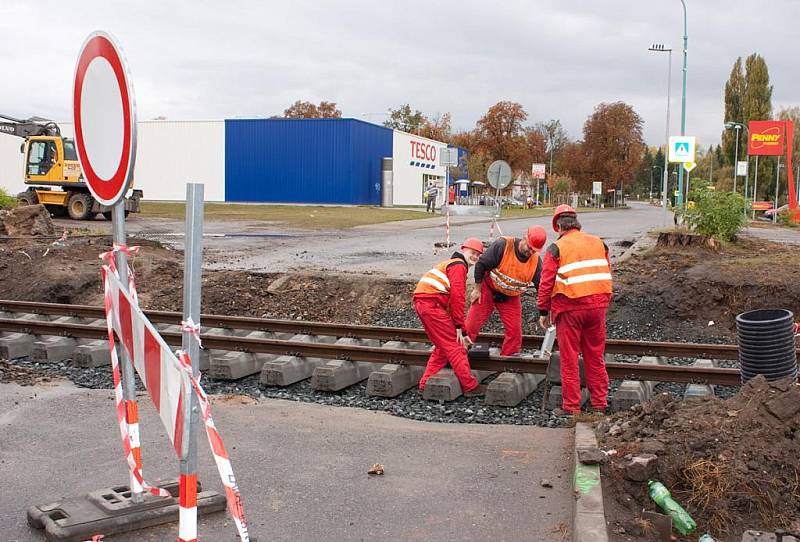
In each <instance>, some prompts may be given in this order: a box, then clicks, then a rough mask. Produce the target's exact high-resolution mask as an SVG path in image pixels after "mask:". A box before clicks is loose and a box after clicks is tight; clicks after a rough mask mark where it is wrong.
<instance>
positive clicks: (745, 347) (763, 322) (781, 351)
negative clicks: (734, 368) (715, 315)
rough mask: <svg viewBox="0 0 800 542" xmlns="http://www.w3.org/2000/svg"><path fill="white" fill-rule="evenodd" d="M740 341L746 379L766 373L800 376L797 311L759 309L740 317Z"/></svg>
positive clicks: (775, 377) (773, 377) (769, 377)
mask: <svg viewBox="0 0 800 542" xmlns="http://www.w3.org/2000/svg"><path fill="white" fill-rule="evenodd" d="M736 342H737V343H738V344H739V363H740V364H741V370H742V382H743V383H744V382H747V381H748V380H750V379H751V378H754V377H756V376H758V375H763V376H764V377H765V378H766V379H767V380H780V379H782V378H787V377H792V378H794V379H797V354H796V350H795V339H794V314H792V312H791V311H788V310H785V309H759V310H754V311H748V312H743V313H742V314H740V315H738V316H737V317H736Z"/></svg>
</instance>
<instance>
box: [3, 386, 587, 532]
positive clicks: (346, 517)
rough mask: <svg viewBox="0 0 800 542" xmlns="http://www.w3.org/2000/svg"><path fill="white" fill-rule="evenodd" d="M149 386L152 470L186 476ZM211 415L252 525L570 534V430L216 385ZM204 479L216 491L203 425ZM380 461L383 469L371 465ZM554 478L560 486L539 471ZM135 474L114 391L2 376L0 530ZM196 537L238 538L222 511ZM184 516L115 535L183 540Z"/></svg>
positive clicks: (144, 411)
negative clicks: (399, 414)
mask: <svg viewBox="0 0 800 542" xmlns="http://www.w3.org/2000/svg"><path fill="white" fill-rule="evenodd" d="M144 404H145V399H144V398H142V400H140V415H141V419H142V423H141V434H142V449H143V456H144V469H143V470H144V474H145V478H147V479H148V480H150V481H158V480H159V479H170V478H177V475H178V462H177V460H176V458H175V456H174V454H173V452H172V451H171V450H170V449H169V447H168V446H167V439H166V436H165V435H164V433H163V431H162V430H161V426H160V425H159V423H160V421H159V419H158V418H157V417H156V415H155V412H154V410H153V408H152V406H151V405H149V404H147V405H146V406H141V405H144ZM214 418H215V421H216V424H217V428H218V429H219V430H220V432H221V434H222V437H223V439H224V441H225V444H226V447H227V448H228V451H229V454H230V456H231V459H232V462H233V468H234V472H235V474H236V477H237V481H238V482H239V485H240V488H241V491H242V498H243V501H244V507H245V512H246V515H247V518H248V521H249V523H250V530H251V533H252V534H253V535H256V536H257V537H258V539H259V540H261V541H262V542H263V541H264V540H273V541H293V542H298V541H315V542H316V541H327V540H331V541H337V542H345V541H363V540H369V541H384V540H385V541H405V540H409V541H429V540H464V541H471V540H476V541H483V540H494V541H497V542H501V541H506V542H513V541H523V540H524V541H529V540H541V541H547V540H553V541H558V540H564V538H563V536H564V529H565V528H566V526H567V525H570V524H571V510H572V502H573V497H572V491H571V479H570V477H571V474H570V472H569V467H568V465H569V461H570V460H571V449H572V439H573V437H572V430H569V429H542V428H537V427H530V426H525V427H522V426H520V427H515V426H491V425H468V424H452V425H451V424H436V423H423V422H415V421H410V420H405V419H402V418H396V417H393V416H389V415H388V414H384V413H379V412H370V411H365V410H361V409H349V408H341V407H326V406H321V405H311V404H303V403H294V402H288V401H280V400H271V399H265V400H262V401H254V400H252V399H249V398H241V397H238V396H237V397H228V398H216V399H215V403H214ZM201 438H202V441H201V445H200V454H199V473H200V480H201V482H203V484H204V487H205V489H213V490H217V491H220V490H221V487H222V486H221V484H220V482H219V478H218V475H217V473H216V470H215V469H214V466H213V463H212V458H211V454H210V452H209V450H208V446H207V445H206V443H205V442H206V441H205V437H204V436H201ZM373 463H381V464H383V465H384V467H385V472H386V474H385V475H384V476H369V475H368V474H367V470H368V469H369V468H370V467H371V466H372V465H373ZM542 478H547V479H550V480H551V481H552V483H553V486H554V487H552V488H544V487H542V486H541V485H540V482H541V479H542ZM126 482H127V475H126V470H125V464H124V461H123V458H122V451H121V445H120V442H119V433H118V429H117V428H116V420H115V417H114V401H113V396H112V392H111V391H103V390H86V389H80V388H75V387H73V386H72V385H71V384H58V385H49V386H46V387H45V386H37V387H20V386H17V385H15V384H0V484H1V485H2V488H3V489H2V491H0V533H2V534H0V539H2V540H3V541H4V542H9V541H17V542H34V541H36V542H40V541H43V540H44V536H43V535H42V534H41V533H40V532H39V531H36V530H34V529H32V528H30V527H28V525H27V523H26V520H25V509H26V508H27V507H28V506H29V505H32V504H47V503H51V502H56V501H59V500H61V499H62V498H64V497H69V496H75V495H81V494H84V493H86V492H88V491H92V490H97V489H101V488H104V487H111V486H115V485H118V484H120V483H126ZM199 535H200V536H199V539H200V540H206V541H212V540H213V541H215V542H216V541H220V540H231V541H232V540H234V539H235V529H234V527H233V525H232V523H231V522H230V520H228V519H227V518H226V514H225V513H218V514H214V515H211V516H207V517H204V518H202V519H201V522H200V526H199ZM176 538H177V526H176V525H171V526H167V527H157V528H152V529H148V530H147V531H144V532H140V533H136V534H126V535H120V536H115V537H113V538H110V540H115V541H122V542H134V541H136V542H144V541H161V540H174V539H176Z"/></svg>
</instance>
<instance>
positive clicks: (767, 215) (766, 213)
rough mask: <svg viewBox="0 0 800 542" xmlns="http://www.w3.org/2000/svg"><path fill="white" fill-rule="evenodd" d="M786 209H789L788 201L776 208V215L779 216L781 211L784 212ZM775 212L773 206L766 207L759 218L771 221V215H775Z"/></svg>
mask: <svg viewBox="0 0 800 542" xmlns="http://www.w3.org/2000/svg"><path fill="white" fill-rule="evenodd" d="M787 210H789V204H788V203H787V204H786V205H781V206H780V207H778V210H777V213H778V216H780V215H781V213H785V212H786V211H787ZM775 212H776V211H775V209H774V208H773V209H767V210H766V211H764V215H763V216H761V217H760V219H761V220H769V221H770V222H772V219H773V215H775Z"/></svg>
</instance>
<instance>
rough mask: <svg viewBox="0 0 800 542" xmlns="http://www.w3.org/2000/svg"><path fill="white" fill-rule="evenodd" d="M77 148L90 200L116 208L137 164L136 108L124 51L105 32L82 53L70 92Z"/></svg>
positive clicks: (87, 43) (89, 41) (89, 40)
mask: <svg viewBox="0 0 800 542" xmlns="http://www.w3.org/2000/svg"><path fill="white" fill-rule="evenodd" d="M72 116H73V120H74V121H75V144H76V147H77V149H78V159H79V160H80V163H81V168H82V169H83V177H84V179H85V180H86V184H87V185H88V186H89V190H90V191H91V192H92V195H93V196H94V197H95V198H96V199H97V201H99V202H100V203H102V204H103V205H109V206H111V205H113V204H114V203H116V202H117V201H119V199H120V198H121V197H123V196H124V195H125V193H126V192H127V191H128V188H129V186H130V182H131V178H132V177H133V166H134V163H135V162H136V103H135V101H134V98H133V88H132V87H131V84H130V78H129V77H128V72H127V68H126V65H125V59H124V57H123V55H122V50H121V49H120V47H119V45H118V44H117V43H116V41H115V40H114V38H112V37H111V36H110V35H108V34H106V33H105V32H94V33H92V34H91V35H90V36H89V37H88V38H87V39H86V41H85V42H84V43H83V47H81V52H80V55H79V56H78V64H77V65H76V66H75V82H74V85H73V90H72Z"/></svg>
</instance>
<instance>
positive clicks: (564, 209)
mask: <svg viewBox="0 0 800 542" xmlns="http://www.w3.org/2000/svg"><path fill="white" fill-rule="evenodd" d="M566 213H572V214H573V215H577V214H578V213H577V212H576V211H575V209H573V208H572V206H570V205H567V204H566V203H562V204H561V205H559V206H558V207H556V210H555V211H553V231H555V232H557V231H558V226H556V220H558V217H559V216H561V215H563V214H566Z"/></svg>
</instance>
